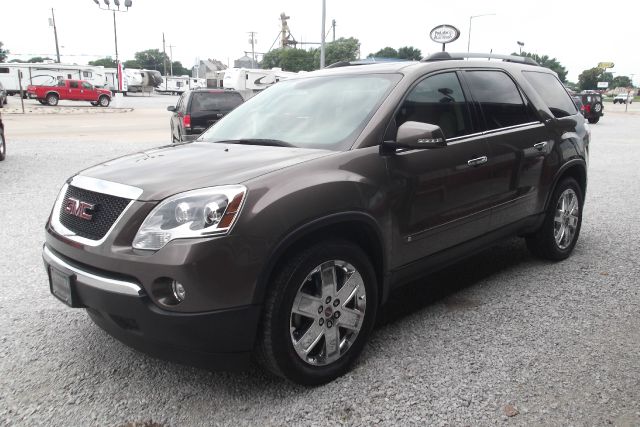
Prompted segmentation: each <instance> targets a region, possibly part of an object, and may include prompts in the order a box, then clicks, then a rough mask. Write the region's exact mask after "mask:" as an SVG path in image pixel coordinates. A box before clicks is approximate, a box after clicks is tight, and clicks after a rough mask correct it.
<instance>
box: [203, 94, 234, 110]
mask: <svg viewBox="0 0 640 427" xmlns="http://www.w3.org/2000/svg"><path fill="white" fill-rule="evenodd" d="M192 98H193V99H192V101H191V111H230V110H233V109H234V108H236V107H237V106H238V105H240V104H242V97H241V96H240V94H238V93H235V92H229V93H227V92H194V93H193V95H192Z"/></svg>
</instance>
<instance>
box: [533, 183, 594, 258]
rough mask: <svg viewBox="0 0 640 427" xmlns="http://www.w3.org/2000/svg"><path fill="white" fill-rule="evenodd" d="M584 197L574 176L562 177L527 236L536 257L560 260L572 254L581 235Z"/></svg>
mask: <svg viewBox="0 0 640 427" xmlns="http://www.w3.org/2000/svg"><path fill="white" fill-rule="evenodd" d="M583 205H584V196H583V193H582V189H581V188H580V185H578V183H577V182H576V180H575V179H573V178H565V179H563V180H562V181H560V183H559V184H558V185H557V186H556V188H555V190H554V191H553V196H552V197H551V200H550V202H549V206H548V208H547V212H546V215H545V219H544V222H543V223H542V226H541V227H540V229H539V230H538V231H537V232H536V233H535V234H533V235H530V236H527V238H526V240H527V247H528V248H529V250H530V251H531V252H532V253H533V254H534V255H536V256H538V257H540V258H545V259H549V260H552V261H560V260H563V259H566V258H568V257H569V255H571V252H572V251H573V248H574V247H575V245H576V242H577V241H578V236H579V235H580V227H581V226H582V207H583Z"/></svg>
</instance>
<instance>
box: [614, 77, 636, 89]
mask: <svg viewBox="0 0 640 427" xmlns="http://www.w3.org/2000/svg"><path fill="white" fill-rule="evenodd" d="M617 87H633V82H632V81H631V79H630V78H629V77H627V76H616V77H614V78H613V80H612V81H611V85H610V86H609V88H610V89H614V88H617Z"/></svg>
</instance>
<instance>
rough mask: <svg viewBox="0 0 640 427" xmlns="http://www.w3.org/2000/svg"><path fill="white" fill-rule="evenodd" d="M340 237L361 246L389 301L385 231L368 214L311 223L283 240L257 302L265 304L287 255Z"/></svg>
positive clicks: (265, 273)
mask: <svg viewBox="0 0 640 427" xmlns="http://www.w3.org/2000/svg"><path fill="white" fill-rule="evenodd" d="M330 237H336V238H340V239H345V240H349V241H351V242H353V243H355V244H357V245H358V246H359V247H360V248H361V249H362V250H363V251H364V252H365V253H366V254H367V256H368V257H369V259H370V260H371V264H372V266H373V269H374V271H375V274H376V279H377V282H378V283H377V285H378V295H379V302H380V303H381V304H382V303H383V302H384V301H385V300H386V296H387V293H388V288H389V287H388V285H387V281H386V266H387V259H386V253H385V250H384V240H383V234H382V231H381V229H380V227H379V225H378V223H377V222H376V220H375V219H374V218H373V217H372V216H370V215H369V214H367V213H364V212H344V213H338V214H332V215H329V216H325V217H322V218H318V219H315V220H313V221H310V222H308V223H306V224H304V225H302V226H300V227H297V228H296V229H294V230H293V231H291V232H289V233H288V234H287V235H286V236H285V237H284V238H282V239H281V240H280V241H279V242H278V243H277V244H276V246H275V248H274V249H273V250H272V251H271V253H270V255H269V257H268V262H267V263H266V265H265V266H264V267H263V269H262V272H261V274H260V275H259V277H258V281H257V287H256V295H255V297H254V302H255V303H256V304H262V303H263V301H264V299H265V297H266V295H267V293H268V291H269V289H270V286H271V283H270V282H271V278H272V277H273V275H274V274H275V272H277V271H278V267H279V266H280V265H281V264H282V263H283V262H284V261H285V260H286V259H287V255H288V254H290V253H292V252H295V251H296V250H298V249H300V248H301V247H305V246H306V245H309V244H311V243H312V242H315V241H317V240H320V239H326V238H330Z"/></svg>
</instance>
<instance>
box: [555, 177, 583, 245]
mask: <svg viewBox="0 0 640 427" xmlns="http://www.w3.org/2000/svg"><path fill="white" fill-rule="evenodd" d="M579 214H580V205H579V203H578V196H577V195H576V193H575V191H573V189H571V188H567V189H566V190H564V191H563V192H562V194H561V195H560V198H559V199H558V204H557V205H556V213H555V217H554V219H553V222H554V224H553V225H554V228H553V236H554V237H555V240H556V245H558V248H560V249H561V250H565V249H567V248H568V247H569V246H571V243H572V242H573V238H574V236H575V235H576V230H577V228H578V218H579Z"/></svg>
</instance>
